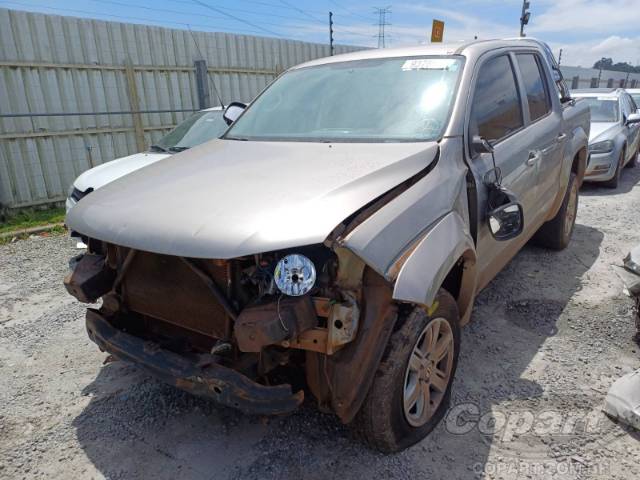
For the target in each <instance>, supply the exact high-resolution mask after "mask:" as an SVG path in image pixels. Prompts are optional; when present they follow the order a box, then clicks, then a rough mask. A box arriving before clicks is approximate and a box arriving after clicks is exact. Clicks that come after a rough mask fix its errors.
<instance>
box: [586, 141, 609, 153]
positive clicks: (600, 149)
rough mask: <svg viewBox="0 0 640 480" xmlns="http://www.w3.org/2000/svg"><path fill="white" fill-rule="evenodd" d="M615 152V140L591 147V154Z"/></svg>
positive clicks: (598, 143)
mask: <svg viewBox="0 0 640 480" xmlns="http://www.w3.org/2000/svg"><path fill="white" fill-rule="evenodd" d="M612 150H613V140H605V141H604V142H597V143H594V144H592V145H589V151H590V152H591V153H609V152H611V151H612Z"/></svg>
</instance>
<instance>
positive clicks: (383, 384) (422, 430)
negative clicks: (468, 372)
mask: <svg viewBox="0 0 640 480" xmlns="http://www.w3.org/2000/svg"><path fill="white" fill-rule="evenodd" d="M434 305H435V310H434V311H433V312H432V314H431V315H428V314H427V312H426V311H425V310H424V309H422V308H420V307H416V308H414V309H413V310H412V311H411V312H410V313H408V314H406V315H405V319H404V323H403V324H402V326H401V327H400V329H399V330H397V331H396V332H394V333H393V334H392V336H391V338H390V339H389V344H388V345H387V349H386V351H385V354H384V356H383V358H382V361H381V362H380V366H379V367H378V371H377V372H376V376H375V378H374V380H373V384H372V385H371V389H370V390H369V393H368V395H367V398H366V399H365V401H364V403H363V405H362V408H361V409H360V411H359V412H358V415H357V416H356V418H355V420H354V424H353V427H354V428H355V430H356V431H357V432H358V433H359V434H360V436H361V437H362V438H363V439H364V440H365V442H366V443H367V444H369V446H371V447H372V448H375V449H377V450H380V451H382V452H386V453H391V452H397V451H400V450H403V449H405V448H407V447H409V446H410V445H413V444H414V443H417V442H419V441H420V440H422V439H423V438H424V437H426V436H427V435H428V434H429V433H430V432H431V431H432V430H433V429H434V428H435V427H436V425H437V424H438V423H439V422H440V420H442V417H443V416H444V414H445V412H446V411H447V408H448V406H449V400H450V395H451V383H452V381H453V377H454V374H455V371H456V367H457V364H458V354H459V351H460V328H459V313H458V307H457V305H456V302H455V300H454V299H453V297H452V296H451V295H450V294H449V293H448V292H446V291H444V290H440V292H438V296H437V297H436V301H435V302H434ZM400 320H401V321H402V320H403V319H402V318H400Z"/></svg>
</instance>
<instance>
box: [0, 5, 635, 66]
mask: <svg viewBox="0 0 640 480" xmlns="http://www.w3.org/2000/svg"><path fill="white" fill-rule="evenodd" d="M0 6H1V7H6V8H13V9H19V10H32V11H40V12H45V13H58V14H61V15H72V16H80V17H92V18H101V19H105V20H113V21H125V22H127V21H128V22H134V23H145V24H154V25H164V26H167V27H172V28H187V25H190V26H191V28H192V29H193V30H205V31H226V32H237V33H249V34H253V35H265V36H271V37H283V38H295V39H299V40H306V41H314V42H323V43H324V42H327V41H328V40H327V39H328V32H327V30H328V26H327V23H328V12H329V11H330V10H331V11H333V12H334V22H335V34H334V38H335V41H336V43H344V44H351V45H364V46H376V45H377V39H376V37H375V36H376V34H377V32H378V27H377V25H376V24H377V22H378V16H377V14H376V13H375V12H374V7H375V6H378V7H386V6H390V7H391V12H392V13H391V14H390V16H389V17H388V20H387V21H388V22H389V23H391V25H390V26H388V27H387V39H386V40H387V43H388V44H390V45H391V46H402V45H415V44H418V43H425V42H426V41H428V37H429V35H430V31H431V22H432V20H433V19H434V18H437V19H440V20H443V21H444V22H445V34H444V37H445V41H451V42H453V41H461V40H467V39H472V38H473V37H474V36H476V35H477V36H478V38H498V37H513V36H517V34H518V31H519V18H520V10H521V7H522V1H521V0H448V1H447V0H429V1H413V2H411V1H408V0H407V1H397V2H391V1H389V3H379V2H375V3H372V2H370V1H366V0H351V1H348V0H335V1H333V0H318V1H312V0H297V1H296V0H55V1H46V0H14V1H5V0H0ZM531 13H532V16H531V22H530V24H529V26H528V27H527V28H526V32H527V33H528V34H529V35H530V36H535V37H537V38H540V39H542V40H546V41H547V42H549V44H550V45H551V46H552V48H553V50H554V53H555V54H556V56H557V54H558V51H559V49H560V48H562V49H563V54H562V64H564V65H581V66H591V65H592V64H593V63H594V61H596V60H598V59H599V58H601V57H603V56H606V57H612V58H613V59H614V61H627V62H630V63H632V64H640V34H639V33H637V30H638V26H640V0H531Z"/></svg>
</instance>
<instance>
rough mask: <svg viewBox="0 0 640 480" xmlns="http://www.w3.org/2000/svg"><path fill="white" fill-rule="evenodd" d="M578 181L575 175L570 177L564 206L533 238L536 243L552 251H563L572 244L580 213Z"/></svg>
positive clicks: (563, 200)
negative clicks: (572, 236) (577, 216)
mask: <svg viewBox="0 0 640 480" xmlns="http://www.w3.org/2000/svg"><path fill="white" fill-rule="evenodd" d="M579 188H580V187H579V186H578V179H577V177H576V174H575V173H571V174H570V175H569V185H568V186H567V191H566V192H565V194H564V199H562V205H561V206H560V210H558V213H557V214H556V216H555V217H553V218H552V219H551V220H549V221H548V222H547V223H545V224H544V225H542V226H541V227H540V230H538V231H537V232H536V234H535V235H534V237H533V241H534V243H536V244H537V245H540V246H542V247H546V248H550V249H552V250H563V249H565V248H567V246H568V245H569V242H571V235H572V234H573V228H574V226H575V223H576V215H577V213H578V189H579Z"/></svg>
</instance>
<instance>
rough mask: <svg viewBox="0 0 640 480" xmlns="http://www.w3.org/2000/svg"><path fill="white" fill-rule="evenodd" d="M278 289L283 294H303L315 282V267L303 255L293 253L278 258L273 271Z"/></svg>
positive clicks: (294, 295) (295, 295)
mask: <svg viewBox="0 0 640 480" xmlns="http://www.w3.org/2000/svg"><path fill="white" fill-rule="evenodd" d="M273 278H274V280H275V282H276V286H277V287H278V289H279V290H280V291H281V292H282V293H284V294H285V295H290V296H293V297H297V296H300V295H304V294H305V293H307V292H309V290H311V289H312V288H313V285H314V284H315V283H316V267H315V266H314V265H313V262H312V261H311V260H309V259H308V258H307V257H305V256H304V255H300V254H298V253H293V254H291V255H287V256H286V257H283V258H281V259H280V261H279V262H278V263H277V264H276V268H275V270H274V271H273Z"/></svg>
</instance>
